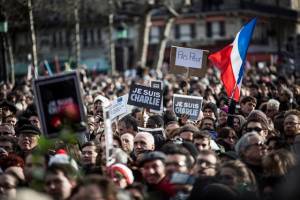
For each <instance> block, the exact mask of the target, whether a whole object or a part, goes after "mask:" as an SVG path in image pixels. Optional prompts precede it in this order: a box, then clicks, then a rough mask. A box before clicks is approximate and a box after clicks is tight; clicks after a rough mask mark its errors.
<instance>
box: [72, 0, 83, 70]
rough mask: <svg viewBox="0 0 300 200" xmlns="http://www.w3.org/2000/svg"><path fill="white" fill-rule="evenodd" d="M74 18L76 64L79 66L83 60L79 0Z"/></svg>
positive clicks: (76, 3) (76, 2)
mask: <svg viewBox="0 0 300 200" xmlns="http://www.w3.org/2000/svg"><path fill="white" fill-rule="evenodd" d="M74 18H75V19H74V20H75V51H76V64H77V67H78V66H79V65H80V61H81V48H80V19H79V0H76V1H75V8H74Z"/></svg>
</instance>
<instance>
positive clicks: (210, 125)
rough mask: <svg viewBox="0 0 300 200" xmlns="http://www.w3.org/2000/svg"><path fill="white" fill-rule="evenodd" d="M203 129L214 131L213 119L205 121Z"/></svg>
mask: <svg viewBox="0 0 300 200" xmlns="http://www.w3.org/2000/svg"><path fill="white" fill-rule="evenodd" d="M201 129H206V130H214V122H213V121H212V120H211V119H204V120H203V122H202V127H201Z"/></svg>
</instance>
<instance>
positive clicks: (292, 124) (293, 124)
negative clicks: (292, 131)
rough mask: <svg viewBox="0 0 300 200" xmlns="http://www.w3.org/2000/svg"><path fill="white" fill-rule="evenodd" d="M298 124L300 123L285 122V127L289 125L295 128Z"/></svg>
mask: <svg viewBox="0 0 300 200" xmlns="http://www.w3.org/2000/svg"><path fill="white" fill-rule="evenodd" d="M297 124H300V123H297V122H285V123H284V125H285V126H287V125H291V126H295V125H297Z"/></svg>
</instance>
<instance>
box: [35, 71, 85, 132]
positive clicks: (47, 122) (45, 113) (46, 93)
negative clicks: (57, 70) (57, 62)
mask: <svg viewBox="0 0 300 200" xmlns="http://www.w3.org/2000/svg"><path fill="white" fill-rule="evenodd" d="M33 89H34V95H35V103H36V107H37V111H38V115H39V118H40V120H41V125H42V132H43V134H45V135H46V136H47V137H56V136H57V135H58V133H59V131H60V130H61V129H62V128H63V125H67V124H72V126H74V127H77V126H78V127H79V126H80V122H82V121H84V120H85V117H84V110H83V104H82V98H81V97H82V96H81V93H80V89H79V78H78V75H77V72H76V71H74V72H71V73H66V74H61V75H56V76H50V77H42V78H38V79H36V80H34V83H33ZM75 131H76V130H75Z"/></svg>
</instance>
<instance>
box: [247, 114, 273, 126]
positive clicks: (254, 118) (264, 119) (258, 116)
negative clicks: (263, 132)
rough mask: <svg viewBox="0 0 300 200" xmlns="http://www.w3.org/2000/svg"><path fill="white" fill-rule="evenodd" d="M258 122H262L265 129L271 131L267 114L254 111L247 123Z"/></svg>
mask: <svg viewBox="0 0 300 200" xmlns="http://www.w3.org/2000/svg"><path fill="white" fill-rule="evenodd" d="M250 121H257V122H260V123H261V125H262V127H263V128H264V129H269V122H268V118H267V116H266V114H265V113H263V112H262V111H260V110H252V111H251V112H250V114H249V116H248V117H247V122H250Z"/></svg>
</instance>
